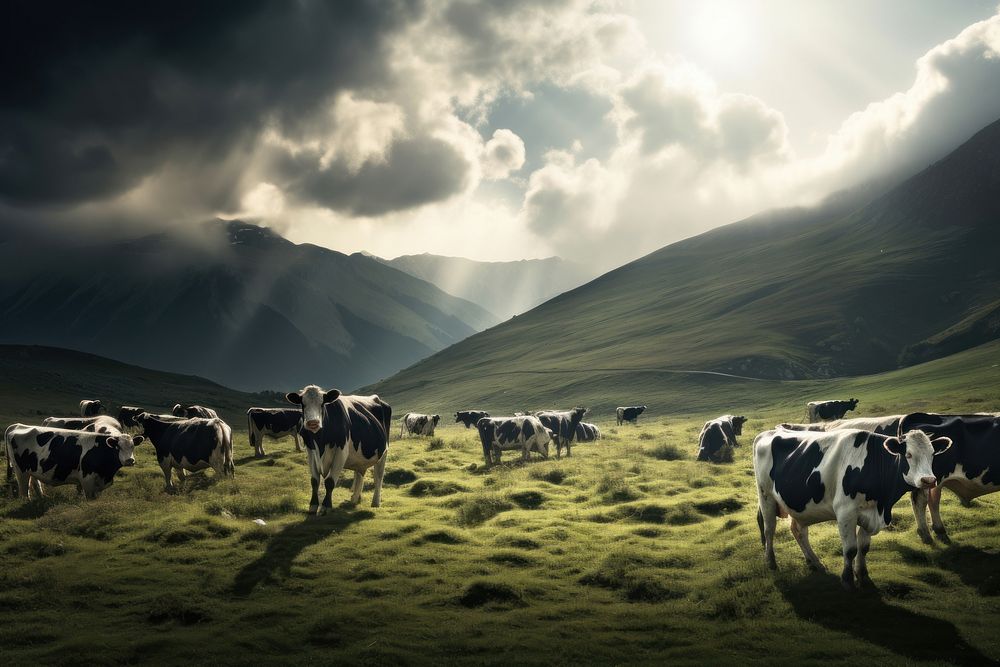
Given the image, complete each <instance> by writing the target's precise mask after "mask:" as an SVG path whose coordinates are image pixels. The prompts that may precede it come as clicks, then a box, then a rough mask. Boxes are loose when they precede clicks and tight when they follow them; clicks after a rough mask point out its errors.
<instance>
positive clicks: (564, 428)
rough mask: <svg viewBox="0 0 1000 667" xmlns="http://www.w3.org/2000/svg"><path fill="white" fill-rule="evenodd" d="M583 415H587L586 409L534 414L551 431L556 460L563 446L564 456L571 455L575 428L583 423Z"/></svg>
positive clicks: (543, 411)
mask: <svg viewBox="0 0 1000 667" xmlns="http://www.w3.org/2000/svg"><path fill="white" fill-rule="evenodd" d="M585 414H587V408H573V409H572V410H542V411H539V412H536V413H535V416H536V417H538V418H539V419H540V420H541V421H542V425H543V426H545V428H547V429H548V430H550V431H552V439H553V441H555V443H556V458H562V448H563V447H564V446H565V447H566V456H570V455H571V447H572V445H573V438H574V437H575V436H576V427H577V425H578V424H579V423H580V422H581V421H583V416H584V415H585Z"/></svg>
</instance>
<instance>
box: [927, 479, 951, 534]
mask: <svg viewBox="0 0 1000 667" xmlns="http://www.w3.org/2000/svg"><path fill="white" fill-rule="evenodd" d="M941 488H942V487H940V486H935V487H934V488H933V489H931V490H929V491H928V492H927V506H928V507H929V508H930V510H931V528H933V529H934V534H935V535H937V538H938V539H939V540H941V541H942V542H944V543H945V544H951V538H950V537H948V531H947V530H946V529H945V527H944V522H943V521H942V520H941Z"/></svg>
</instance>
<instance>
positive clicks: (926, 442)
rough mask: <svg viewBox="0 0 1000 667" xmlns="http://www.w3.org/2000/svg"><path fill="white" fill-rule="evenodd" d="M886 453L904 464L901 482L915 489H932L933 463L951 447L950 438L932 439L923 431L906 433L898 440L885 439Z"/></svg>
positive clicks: (933, 481)
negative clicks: (935, 458)
mask: <svg viewBox="0 0 1000 667" xmlns="http://www.w3.org/2000/svg"><path fill="white" fill-rule="evenodd" d="M882 446H883V447H885V449H886V451H887V452H889V453H890V454H892V455H893V456H896V457H898V458H900V459H901V460H902V461H903V462H905V463H906V466H904V468H903V481H904V482H906V483H907V484H909V485H910V486H912V487H913V488H916V489H929V488H932V487H933V486H934V485H935V483H936V482H937V479H936V478H935V477H934V468H933V461H934V457H935V456H937V455H938V454H943V453H944V452H946V451H948V448H949V447H951V438H945V437H940V438H934V439H933V440H931V439H930V437H929V436H928V435H927V434H926V433H924V432H923V431H908V432H906V433H905V434H903V436H902V437H899V438H886V440H885V442H884V443H883V445H882Z"/></svg>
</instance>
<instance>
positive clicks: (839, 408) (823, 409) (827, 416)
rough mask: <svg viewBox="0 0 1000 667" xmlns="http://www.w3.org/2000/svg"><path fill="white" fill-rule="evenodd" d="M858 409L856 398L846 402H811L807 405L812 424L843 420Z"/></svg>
mask: <svg viewBox="0 0 1000 667" xmlns="http://www.w3.org/2000/svg"><path fill="white" fill-rule="evenodd" d="M857 407H858V399H856V398H850V399H848V400H846V401H809V402H808V403H806V410H807V412H808V415H809V423H810V424H812V423H815V422H819V421H824V422H828V421H833V420H834V419H843V418H844V415H846V414H847V413H848V412H850V411H851V410H854V409H855V408H857Z"/></svg>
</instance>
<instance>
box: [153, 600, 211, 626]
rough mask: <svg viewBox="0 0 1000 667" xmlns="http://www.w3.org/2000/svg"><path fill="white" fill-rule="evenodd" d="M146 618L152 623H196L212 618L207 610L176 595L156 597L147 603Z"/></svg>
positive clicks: (185, 624)
mask: <svg viewBox="0 0 1000 667" xmlns="http://www.w3.org/2000/svg"><path fill="white" fill-rule="evenodd" d="M146 620H147V621H149V623H151V624H153V625H160V624H162V623H174V624H176V625H184V626H187V625H197V624H199V623H205V622H207V621H210V620H212V616H211V614H209V612H208V610H206V609H205V608H203V607H201V606H200V605H197V604H194V603H192V602H191V601H190V600H186V599H184V598H182V597H180V596H177V595H166V596H162V597H159V598H157V599H156V600H154V601H153V602H152V603H151V604H150V605H149V611H148V612H147V614H146Z"/></svg>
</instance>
